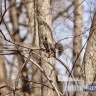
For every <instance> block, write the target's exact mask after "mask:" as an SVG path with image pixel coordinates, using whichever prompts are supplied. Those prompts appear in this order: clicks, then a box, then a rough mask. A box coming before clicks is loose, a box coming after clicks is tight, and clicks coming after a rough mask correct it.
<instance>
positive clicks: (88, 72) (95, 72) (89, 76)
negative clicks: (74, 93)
mask: <svg viewBox="0 0 96 96" xmlns="http://www.w3.org/2000/svg"><path fill="white" fill-rule="evenodd" d="M95 39H96V12H95V14H94V17H93V21H92V25H91V29H90V33H89V37H88V40H87V47H86V51H85V55H84V60H83V64H84V66H85V74H84V75H85V78H86V80H85V83H86V84H92V83H93V84H94V81H95V80H96V79H95V76H96V40H95ZM90 94H92V96H96V93H95V92H91V93H90Z"/></svg>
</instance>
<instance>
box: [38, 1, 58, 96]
mask: <svg viewBox="0 0 96 96" xmlns="http://www.w3.org/2000/svg"><path fill="white" fill-rule="evenodd" d="M50 8H51V7H50V0H38V21H39V25H38V27H39V38H40V47H41V48H42V47H43V42H42V41H43V39H42V38H41V37H42V36H46V37H47V40H48V42H50V43H53V40H52V32H51V29H52V18H51V10H50ZM41 56H42V57H43V58H44V59H45V60H47V61H48V62H50V63H51V64H52V65H53V66H54V64H55V63H54V58H53V57H50V56H49V57H48V54H47V53H46V52H45V51H42V52H41ZM41 67H42V68H43V69H44V71H45V72H46V73H47V76H49V77H50V78H51V79H52V81H53V82H54V84H55V85H57V82H56V74H55V72H54V70H53V68H52V66H51V65H49V64H48V63H47V62H46V61H44V60H43V59H41ZM41 80H42V84H46V85H47V86H49V87H51V88H52V85H51V82H49V80H48V79H47V78H46V77H45V76H44V74H43V73H42V77H41ZM56 87H57V86H56ZM41 96H57V94H56V93H55V91H53V90H52V89H50V88H48V87H45V86H43V85H42V87H41Z"/></svg>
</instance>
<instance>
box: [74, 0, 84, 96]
mask: <svg viewBox="0 0 96 96" xmlns="http://www.w3.org/2000/svg"><path fill="white" fill-rule="evenodd" d="M81 2H82V0H75V1H74V5H75V8H76V9H75V12H74V38H73V75H74V77H75V78H76V79H80V76H81V75H82V73H81V72H82V71H81V70H82V67H81V53H80V51H81V48H82V28H83V26H82V23H83V18H82V17H83V10H82V9H83V6H82V4H81ZM79 85H80V83H79ZM74 94H75V95H76V96H81V95H80V92H75V93H74Z"/></svg>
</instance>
